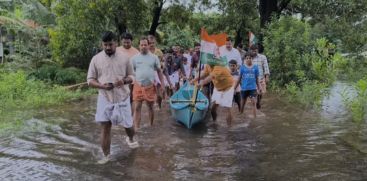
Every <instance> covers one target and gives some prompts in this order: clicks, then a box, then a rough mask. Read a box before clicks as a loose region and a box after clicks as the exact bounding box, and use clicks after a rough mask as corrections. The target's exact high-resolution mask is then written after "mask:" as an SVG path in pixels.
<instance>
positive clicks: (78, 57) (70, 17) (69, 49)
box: [49, 0, 147, 68]
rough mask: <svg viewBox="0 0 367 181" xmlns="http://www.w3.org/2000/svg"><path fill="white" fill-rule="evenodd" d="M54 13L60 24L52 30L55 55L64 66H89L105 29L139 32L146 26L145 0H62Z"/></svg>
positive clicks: (52, 44)
mask: <svg viewBox="0 0 367 181" xmlns="http://www.w3.org/2000/svg"><path fill="white" fill-rule="evenodd" d="M54 12H55V13H56V15H57V24H58V26H57V27H55V28H53V29H49V33H50V35H51V47H52V52H53V58H54V59H55V60H57V61H58V62H59V63H62V64H63V65H65V66H75V67H77V68H87V67H88V65H89V62H90V60H91V58H92V56H93V55H94V53H95V50H96V49H98V48H99V47H100V39H101V34H102V33H103V32H104V31H106V30H112V31H115V32H118V33H119V34H121V33H122V32H125V31H127V30H129V31H130V32H132V33H133V34H135V35H136V34H141V33H142V32H143V31H144V30H145V29H146V28H145V25H146V17H147V16H145V15H144V13H146V7H145V2H144V1H143V0H137V1H128V0H123V1H118V0H112V1H111V0H101V1H89V0H80V1H74V0H63V1H59V2H58V3H57V4H56V5H55V8H54Z"/></svg>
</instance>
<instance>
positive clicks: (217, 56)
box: [200, 28, 227, 66]
mask: <svg viewBox="0 0 367 181" xmlns="http://www.w3.org/2000/svg"><path fill="white" fill-rule="evenodd" d="M200 37H201V43H200V44H201V48H200V61H201V63H203V64H210V65H219V66H226V65H227V58H226V57H225V56H224V53H223V50H224V49H225V44H226V40H227V34H225V33H221V34H215V35H209V34H208V32H206V30H205V29H204V28H202V29H201V36H200Z"/></svg>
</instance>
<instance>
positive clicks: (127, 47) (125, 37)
mask: <svg viewBox="0 0 367 181" xmlns="http://www.w3.org/2000/svg"><path fill="white" fill-rule="evenodd" d="M132 41H133V36H132V35H131V34H130V33H124V34H122V46H119V47H117V48H116V50H118V51H121V52H123V53H124V54H125V55H126V56H127V57H128V58H129V60H130V59H131V57H133V56H134V55H136V54H138V53H139V50H138V49H136V48H134V47H133V46H132ZM130 62H131V60H130ZM129 88H130V103H131V105H132V106H131V113H132V114H134V105H133V103H134V102H133V88H134V83H132V84H130V85H129Z"/></svg>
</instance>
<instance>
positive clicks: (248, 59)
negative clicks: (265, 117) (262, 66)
mask: <svg viewBox="0 0 367 181" xmlns="http://www.w3.org/2000/svg"><path fill="white" fill-rule="evenodd" d="M252 58H253V54H252V53H246V55H245V64H244V65H242V66H241V68H240V78H239V79H238V80H237V83H236V86H235V89H236V88H237V87H238V85H239V84H240V82H241V96H242V105H241V113H243V111H244V109H245V104H246V101H247V98H248V97H249V98H250V100H251V103H252V113H253V115H254V118H256V96H257V94H258V93H261V86H260V83H259V69H258V67H257V66H256V65H254V64H253V62H252ZM256 87H257V88H258V89H257V88H256Z"/></svg>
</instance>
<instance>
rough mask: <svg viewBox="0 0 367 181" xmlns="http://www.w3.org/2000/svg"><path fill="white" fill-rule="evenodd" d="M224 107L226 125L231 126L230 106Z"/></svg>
mask: <svg viewBox="0 0 367 181" xmlns="http://www.w3.org/2000/svg"><path fill="white" fill-rule="evenodd" d="M225 109H226V110H227V126H228V127H230V126H232V108H230V107H226V108H225Z"/></svg>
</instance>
